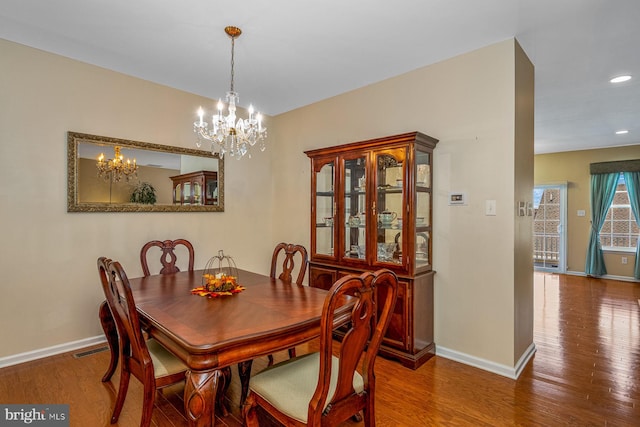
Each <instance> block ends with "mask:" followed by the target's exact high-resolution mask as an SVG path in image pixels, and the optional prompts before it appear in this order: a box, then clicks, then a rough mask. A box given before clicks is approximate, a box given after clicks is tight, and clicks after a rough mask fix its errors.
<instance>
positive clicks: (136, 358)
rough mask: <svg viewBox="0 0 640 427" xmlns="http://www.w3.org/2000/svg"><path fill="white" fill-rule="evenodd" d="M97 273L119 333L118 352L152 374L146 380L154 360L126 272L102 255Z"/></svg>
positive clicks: (115, 262) (151, 370) (117, 263)
mask: <svg viewBox="0 0 640 427" xmlns="http://www.w3.org/2000/svg"><path fill="white" fill-rule="evenodd" d="M98 272H99V274H100V280H101V282H102V289H103V290H104V295H105V297H106V298H107V304H108V305H109V309H110V310H111V315H112V316H113V318H114V320H115V323H116V328H117V329H118V335H119V336H120V352H121V354H123V355H129V356H128V359H129V363H132V362H133V364H135V365H138V368H139V369H140V370H142V371H144V373H145V375H151V377H150V378H149V379H150V380H152V379H153V375H154V374H153V362H152V359H151V355H150V354H149V350H148V349H147V345H146V343H145V340H144V336H143V334H142V329H141V328H140V320H139V319H138V312H137V310H136V303H135V301H134V299H133V294H132V292H131V286H130V284H129V279H128V278H127V274H126V273H125V271H124V269H123V268H122V266H121V265H120V263H119V262H117V261H112V260H110V259H108V258H105V257H100V258H98ZM121 360H122V359H121Z"/></svg>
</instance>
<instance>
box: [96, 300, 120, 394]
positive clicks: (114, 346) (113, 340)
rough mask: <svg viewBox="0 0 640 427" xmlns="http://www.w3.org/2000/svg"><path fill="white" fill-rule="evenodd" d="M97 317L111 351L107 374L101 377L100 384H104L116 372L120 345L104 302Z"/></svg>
mask: <svg viewBox="0 0 640 427" xmlns="http://www.w3.org/2000/svg"><path fill="white" fill-rule="evenodd" d="M99 315H100V324H101V325H102V330H103V331H104V335H105V336H106V337H107V343H108V344H109V351H111V360H110V361H109V367H108V368H107V372H105V373H104V375H103V376H102V382H103V383H106V382H107V381H109V380H110V379H111V377H112V376H113V374H114V373H115V372H116V368H117V367H118V357H119V355H120V344H119V342H118V330H117V329H116V322H115V321H114V320H113V316H112V315H111V310H109V306H108V305H107V302H106V301H104V302H103V303H102V304H101V305H100V310H99Z"/></svg>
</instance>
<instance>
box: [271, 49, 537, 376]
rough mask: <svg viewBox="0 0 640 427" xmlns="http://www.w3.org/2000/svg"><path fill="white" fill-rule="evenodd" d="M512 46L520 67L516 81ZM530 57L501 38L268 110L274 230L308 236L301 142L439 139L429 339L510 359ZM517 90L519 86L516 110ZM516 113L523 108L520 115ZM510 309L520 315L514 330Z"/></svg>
mask: <svg viewBox="0 0 640 427" xmlns="http://www.w3.org/2000/svg"><path fill="white" fill-rule="evenodd" d="M516 52H518V64H519V66H518V68H519V69H521V70H522V71H523V74H522V76H520V77H519V78H518V82H517V83H516V80H515V57H516ZM417 54H419V53H417ZM527 62H528V61H527V60H526V58H524V57H523V55H522V52H521V51H520V50H519V49H518V48H516V44H515V42H514V40H508V41H505V42H502V43H498V44H496V45H493V46H489V47H487V48H484V49H480V50H477V51H474V52H471V53H468V54H465V55H462V56H458V57H455V58H452V59H450V60H447V61H444V62H441V63H438V64H435V65H432V66H429V67H425V68H421V69H418V70H415V71H413V72H410V73H407V74H404V75H401V76H399V77H396V78H392V79H388V80H385V81H382V82H379V83H376V84H373V85H370V86H366V87H364V88H361V89H359V90H355V91H352V92H348V93H345V94H342V95H339V96H336V97H333V98H330V99H327V100H325V101H322V102H318V103H316V104H312V105H309V106H307V107H304V108H300V109H297V110H294V111H291V112H289V113H286V114H282V115H279V116H277V117H275V118H274V120H275V123H276V127H277V131H278V135H277V144H278V151H279V155H280V157H279V162H281V163H282V164H283V165H284V167H282V168H274V171H273V173H274V175H273V181H274V187H275V188H277V189H278V193H280V194H282V195H283V196H282V197H281V198H280V200H279V203H278V204H277V205H276V206H274V208H275V209H276V211H275V216H276V217H282V218H283V221H278V222H277V223H275V230H274V233H275V235H276V237H278V236H281V235H282V236H283V235H285V234H286V233H287V232H288V230H291V229H295V230H300V231H299V233H298V234H297V236H296V237H297V238H298V239H299V240H300V241H302V242H304V243H305V244H307V245H308V243H309V234H308V230H307V228H308V223H309V215H310V214H309V209H310V201H309V193H310V191H309V186H310V171H309V165H310V163H309V160H308V159H307V158H306V157H305V155H304V154H303V151H304V150H308V149H314V148H320V147H325V146H331V145H336V144H342V143H347V142H352V141H360V140H365V139H368V138H374V137H381V136H386V135H393V134H398V133H403V132H409V131H420V132H424V133H426V134H428V135H431V136H433V137H435V138H437V139H439V140H440V142H439V144H438V146H437V147H436V150H435V153H434V162H435V163H434V242H433V244H434V255H433V257H434V260H433V262H434V268H435V270H436V271H437V273H436V279H435V280H436V282H435V288H436V290H435V304H436V307H435V310H436V313H435V342H436V345H437V347H438V348H439V349H448V350H450V351H451V352H452V353H453V354H459V355H461V356H463V357H464V356H470V357H471V358H477V359H479V360H480V359H481V360H484V361H491V362H493V363H496V364H499V365H501V366H508V367H513V366H514V361H517V360H518V359H519V357H520V356H521V354H522V351H524V350H523V349H524V348H526V347H527V346H528V345H530V344H531V342H532V326H531V325H532V318H531V316H532V314H531V313H532V310H531V306H532V298H530V295H531V289H530V288H531V286H532V283H531V281H532V279H531V275H532V265H531V261H530V259H531V250H530V247H531V246H530V242H531V228H530V227H531V220H530V219H528V220H524V221H522V222H521V223H519V224H518V235H517V236H516V234H515V232H514V230H515V229H516V223H515V216H514V211H515V209H514V203H515V195H516V192H517V194H519V195H520V194H522V197H525V196H524V194H526V200H529V201H530V200H531V198H532V196H531V189H532V186H533V185H532V182H533V175H532V171H531V170H530V169H529V172H527V168H526V167H525V168H524V169H523V170H521V171H520V172H519V173H518V179H517V184H516V181H515V171H516V167H517V166H518V167H519V166H520V165H521V163H523V162H525V163H527V162H528V164H530V163H531V161H532V158H533V133H532V132H533V123H532V121H533V117H532V114H533V87H532V81H531V79H532V77H533V70H532V69H531V68H530V67H531V65H530V64H529V65H528V66H527V65H526V63H527ZM516 88H518V89H519V90H520V89H523V90H524V91H525V92H524V93H523V95H522V96H521V97H518V98H517V99H518V102H519V103H521V106H519V107H518V109H517V110H516V95H515V91H516ZM521 114H524V115H525V116H526V117H525V118H524V119H522V120H521V119H519V118H518V120H516V115H521ZM516 122H517V123H518V141H517V143H518V152H517V154H516V153H515V148H514V146H515V138H516V137H515V126H516ZM529 168H530V167H529ZM451 191H465V192H466V193H467V197H468V205H467V206H455V207H454V206H448V204H447V199H448V194H449V192H451ZM486 200H496V202H497V215H496V216H486V215H485V201H486ZM523 235H526V236H525V237H524V242H525V243H524V246H527V247H528V248H529V249H528V251H527V255H526V256H527V257H528V259H529V261H528V262H522V261H521V260H520V258H521V252H520V253H519V254H518V258H517V261H516V258H514V242H515V240H516V239H521V238H523V237H522V236H523ZM518 246H519V247H520V243H518ZM516 269H517V271H516ZM515 281H518V282H519V284H518V293H517V296H515V294H514V288H515V286H516V285H515V283H514V282H515ZM515 298H517V299H518V301H517V306H518V308H517V310H516V307H515V305H516V301H515ZM516 313H517V315H518V316H524V317H527V318H526V319H524V320H522V321H521V322H519V323H518V328H519V329H518V330H515V329H514V324H515V322H514V315H515V314H516ZM516 342H517V345H516Z"/></svg>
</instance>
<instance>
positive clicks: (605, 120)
mask: <svg viewBox="0 0 640 427" xmlns="http://www.w3.org/2000/svg"><path fill="white" fill-rule="evenodd" d="M227 25H235V26H238V27H240V28H241V29H242V31H243V34H242V36H241V37H240V38H239V39H238V40H237V41H236V49H235V62H236V63H235V88H236V90H237V91H238V92H239V94H240V104H241V105H243V106H247V105H246V104H247V103H248V102H252V103H253V105H254V106H255V107H256V108H257V109H259V110H261V111H262V112H264V113H266V114H268V115H276V114H279V113H283V112H286V111H289V110H292V109H295V108H298V107H301V106H304V105H307V104H310V103H313V102H316V101H319V100H322V99H325V98H329V97H331V96H334V95H337V94H340V93H343V92H346V91H349V90H352V89H355V88H359V87H362V86H365V85H368V84H370V83H374V82H377V81H380V80H384V79H386V78H389V77H392V76H396V75H399V74H402V73H405V72H407V71H411V70H414V69H416V68H420V67H423V66H426V65H429V64H432V63H434V62H438V61H441V60H444V59H447V58H450V57H453V56H456V55H459V54H462V53H465V52H469V51H472V50H475V49H478V48H481V47H483V46H487V45H490V44H493V43H496V42H499V41H502V40H506V39H509V38H513V37H515V38H516V39H517V40H518V41H519V42H520V44H521V45H522V47H523V48H524V50H525V52H526V53H527V55H528V56H529V58H530V59H531V61H532V62H533V64H534V65H535V68H536V118H535V148H536V153H547V152H557V151H571V150H577V149H585V148H596V147H606V146H620V145H630V144H640V120H639V116H640V0H395V1H393V2H391V1H380V0H322V1H320V0H316V1H313V0H307V1H301V0H270V1H259V0H244V1H237V0H236V1H232V0H218V1H214V0H187V1H185V0H162V1H157V0H134V1H131V0H102V1H101V0H83V1H78V0H1V1H0V38H4V39H7V40H11V41H15V42H18V43H22V44H25V45H28V46H32V47H36V48H39V49H42V50H45V51H49V52H54V53H57V54H60V55H64V56H67V57H70V58H74V59H77V60H80V61H84V62H88V63H91V64H95V65H99V66H102V67H105V68H108V69H112V70H116V71H119V72H122V73H126V74H129V75H132V76H137V77H140V78H143V79H146V80H150V81H154V82H157V83H161V84H164V85H168V86H171V87H174V88H178V89H181V90H185V91H188V92H192V93H196V94H200V95H204V96H207V97H211V98H218V97H220V96H223V95H224V93H225V92H226V91H227V90H228V88H229V79H230V49H231V43H230V39H229V38H228V37H227V35H226V34H225V33H224V31H223V29H224V27H225V26H227ZM619 74H631V75H633V76H634V79H632V80H631V81H630V82H627V83H622V84H620V85H618V86H615V87H614V86H613V85H612V84H610V83H609V82H608V80H609V79H610V78H611V77H614V76H616V75H619ZM619 129H628V130H629V133H628V134H627V135H615V134H614V132H615V131H616V130H619Z"/></svg>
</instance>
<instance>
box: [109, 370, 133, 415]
mask: <svg viewBox="0 0 640 427" xmlns="http://www.w3.org/2000/svg"><path fill="white" fill-rule="evenodd" d="M130 378H131V373H129V371H127V370H125V369H121V370H120V385H119V386H118V396H117V397H116V404H115V405H114V407H113V413H112V415H111V424H115V423H116V422H118V418H119V417H120V412H121V411H122V407H123V406H124V399H125V397H127V390H128V389H129V379H130Z"/></svg>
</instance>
